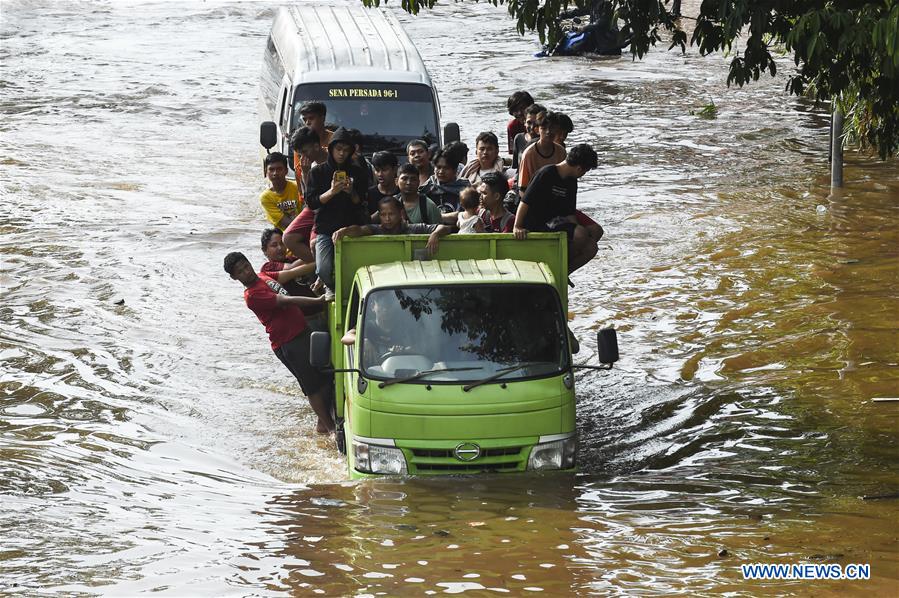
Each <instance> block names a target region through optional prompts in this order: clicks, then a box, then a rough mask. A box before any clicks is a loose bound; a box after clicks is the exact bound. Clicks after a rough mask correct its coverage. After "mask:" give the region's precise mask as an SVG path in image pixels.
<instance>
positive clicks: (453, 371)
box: [360, 284, 568, 384]
mask: <svg viewBox="0 0 899 598" xmlns="http://www.w3.org/2000/svg"><path fill="white" fill-rule="evenodd" d="M361 329H362V344H361V347H360V349H361V353H362V369H363V371H364V372H365V374H366V376H367V377H371V378H374V379H382V380H390V381H392V382H408V383H414V384H433V383H441V382H443V383H447V382H473V381H477V380H483V379H484V378H485V377H488V376H491V375H493V374H496V373H498V372H500V371H503V370H509V371H508V372H507V373H505V374H503V375H502V376H501V377H499V378H498V382H497V383H501V382H509V381H514V380H517V379H518V380H520V379H523V378H533V377H545V376H551V375H556V374H559V373H560V372H561V371H563V370H564V369H565V368H567V366H568V351H567V336H566V334H567V332H566V330H567V329H566V327H565V323H564V318H563V315H562V310H561V303H560V302H559V298H558V294H557V293H556V291H555V289H554V288H553V287H551V286H549V285H539V284H533V285H520V284H519V285H512V284H502V285H486V284H485V285H474V286H472V285H467V286H462V285H452V286H451V285H447V286H441V287H427V288H403V289H383V290H376V291H373V292H371V293H370V294H369V295H368V297H367V298H366V300H365V309H364V312H363V315H362V326H361ZM510 366H515V367H514V368H510ZM422 372H427V374H426V375H421V376H418V375H417V374H419V373H422ZM398 378H408V379H409V380H408V381H406V380H396V379H398Z"/></svg>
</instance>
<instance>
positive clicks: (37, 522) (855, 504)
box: [0, 2, 899, 596]
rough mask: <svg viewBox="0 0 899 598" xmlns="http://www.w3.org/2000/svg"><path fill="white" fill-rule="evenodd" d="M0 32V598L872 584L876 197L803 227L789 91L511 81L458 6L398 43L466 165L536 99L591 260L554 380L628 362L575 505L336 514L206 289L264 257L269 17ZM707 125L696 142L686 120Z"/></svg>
mask: <svg viewBox="0 0 899 598" xmlns="http://www.w3.org/2000/svg"><path fill="white" fill-rule="evenodd" d="M4 12H5V13H6V14H5V15H4V22H3V39H4V47H3V50H2V52H3V54H2V56H3V65H4V67H3V87H2V90H3V98H2V105H0V109H2V111H3V115H4V119H3V121H4V123H3V125H2V127H3V136H2V138H0V161H2V164H3V171H2V178H0V184H2V193H3V198H2V204H3V206H4V208H3V210H2V215H0V230H2V231H3V237H2V246H0V251H2V272H0V284H2V292H3V301H2V307H0V318H2V320H0V321H2V336H0V343H2V345H0V357H2V362H0V368H2V391H3V395H2V398H0V401H2V403H0V439H2V441H0V453H2V457H3V459H2V464H0V468H2V471H0V473H2V475H0V493H2V496H3V498H2V501H0V505H2V506H0V534H2V537H4V538H5V541H4V543H3V548H2V552H0V588H2V589H3V591H13V590H14V588H18V590H21V589H22V588H25V589H26V590H27V591H26V593H28V592H31V593H36V592H37V591H38V590H39V589H42V590H46V591H51V590H55V591H59V592H68V593H72V594H78V593H84V594H92V593H100V594H118V595H132V594H134V593H137V592H139V591H145V590H146V591H148V590H156V591H158V592H161V593H163V594H170V595H183V594H185V593H188V594H191V595H216V596H218V595H225V594H233V595H247V594H254V593H255V594H258V595H269V594H272V595H274V594H284V593H295V594H300V595H306V594H313V593H323V594H325V595H364V594H376V593H377V592H387V594H388V595H397V594H412V595H420V594H423V593H428V592H436V593H444V592H471V593H473V594H475V595H490V594H494V593H506V592H508V593H512V594H513V595H521V594H525V593H530V592H533V593H537V592H542V593H543V594H545V595H568V594H571V593H575V592H577V593H590V592H593V593H597V594H606V593H619V594H625V593H633V592H644V593H658V594H663V593H670V592H672V591H684V592H691V593H693V592H700V593H703V592H705V593H708V592H712V591H715V592H721V591H733V592H745V593H762V592H764V591H766V590H767V591H770V592H771V593H778V594H783V593H793V594H799V595H807V594H817V595H820V594H822V593H823V594H827V593H832V594H842V593H847V592H852V593H855V592H861V591H865V592H869V593H873V594H875V595H877V594H880V595H886V594H888V593H889V591H890V590H891V589H892V588H895V587H896V584H897V583H899V555H897V534H896V531H895V530H896V529H899V525H897V523H899V515H897V505H896V501H889V500H885V501H863V500H861V499H859V498H858V497H859V496H861V495H865V494H868V495H875V494H886V493H889V492H895V491H896V489H897V488H899V474H897V471H899V467H897V465H899V450H897V448H899V447H897V441H899V438H897V436H899V433H897V428H896V425H895V421H896V419H895V418H896V415H897V413H896V407H895V406H894V405H890V404H876V403H872V402H871V401H870V399H871V398H872V397H875V396H895V394H896V389H897V387H899V382H897V377H899V375H897V367H896V366H897V360H899V346H897V340H896V339H897V338H899V335H897V334H896V332H897V331H896V322H897V321H899V317H897V316H899V313H897V305H899V302H897V301H896V299H897V296H899V288H897V286H899V266H897V264H899V260H897V259H896V258H897V257H899V256H897V249H896V248H897V247H899V243H897V241H899V239H897V234H899V233H897V227H896V225H895V210H896V208H895V206H896V200H897V197H899V186H897V184H896V183H895V181H897V180H899V166H897V162H896V161H895V160H893V161H891V162H887V163H881V162H878V161H876V160H872V159H869V158H866V157H864V156H859V155H854V154H850V157H849V163H848V165H847V171H846V180H847V183H848V184H847V188H846V189H845V191H844V192H842V193H841V194H839V195H837V196H834V197H830V196H829V189H828V187H827V168H826V163H825V159H824V158H825V157H826V156H825V155H824V152H825V151H826V149H825V148H826V141H827V134H826V129H825V128H823V125H825V123H826V118H825V117H824V116H823V115H822V114H820V113H819V112H816V111H815V110H814V109H813V108H812V107H811V106H809V105H807V104H805V103H804V102H802V101H799V100H796V99H792V98H786V97H785V96H782V95H780V90H781V89H782V82H781V81H761V82H759V84H757V85H753V86H751V87H749V88H746V89H744V90H727V89H726V88H725V87H724V86H723V84H722V81H723V78H724V77H723V72H724V70H725V68H726V66H725V64H724V61H723V60H720V61H717V62H716V61H715V60H716V59H714V58H710V59H702V58H700V57H698V56H695V55H688V56H687V57H686V58H685V57H681V56H679V55H677V54H673V53H672V54H665V53H660V52H657V53H653V54H652V55H651V56H650V57H649V59H647V60H646V61H644V62H636V63H634V62H631V61H630V59H629V57H624V58H621V59H599V60H586V59H566V60H549V61H546V60H544V61H540V60H536V59H533V58H531V57H530V55H531V53H532V52H533V51H536V49H537V48H536V47H535V44H534V42H533V41H532V40H530V39H521V38H518V37H517V36H515V35H514V33H513V28H512V26H511V23H510V22H509V21H508V20H505V19H504V17H503V14H504V13H503V11H502V10H501V9H500V10H498V9H493V8H491V7H487V6H481V5H477V4H471V3H463V4H459V5H451V6H446V7H442V8H441V9H440V10H438V11H436V12H435V13H434V14H433V15H429V16H427V17H425V18H419V19H413V18H411V17H406V16H401V19H402V20H403V22H404V23H405V24H406V26H407V28H408V30H409V31H410V34H411V35H412V37H413V39H415V40H416V41H417V42H418V43H419V47H420V49H421V51H422V54H423V55H424V58H425V61H426V63H427V64H428V67H429V69H431V73H432V76H433V77H434V79H435V81H436V82H437V84H438V87H439V89H440V92H441V100H442V105H443V111H444V114H445V116H446V117H447V120H456V121H457V122H459V123H460V125H461V126H462V131H463V138H465V139H468V140H470V139H472V138H473V137H474V135H475V134H476V133H477V132H478V131H480V130H482V129H493V130H498V129H499V127H501V126H502V124H503V122H504V120H505V116H504V114H503V113H502V106H503V105H504V101H505V97H506V96H508V94H509V93H510V92H511V91H512V90H515V89H519V88H528V89H531V91H532V93H534V95H535V96H536V97H538V99H541V100H543V101H545V103H547V104H549V105H550V106H557V107H560V108H562V109H563V110H565V111H566V112H568V113H569V115H570V116H571V117H572V119H573V120H574V122H575V124H576V130H575V132H574V134H573V135H572V140H574V141H577V142H580V141H588V142H590V143H593V144H594V145H595V146H596V147H597V148H598V149H599V150H600V152H601V159H602V164H601V167H600V168H599V169H598V172H596V173H595V174H594V173H591V175H590V176H589V177H587V179H586V180H585V181H584V185H583V186H582V190H583V191H582V193H581V195H580V197H579V199H580V201H581V204H582V205H583V206H584V207H585V211H587V212H588V213H590V214H591V215H593V216H594V218H596V219H597V220H598V221H599V222H601V223H602V224H603V225H604V226H605V227H606V229H607V236H606V238H605V239H604V241H603V244H602V249H601V252H600V255H599V257H598V258H597V260H595V261H594V262H593V263H592V264H591V265H590V266H588V268H586V269H585V270H584V271H583V272H579V273H578V274H576V275H575V282H576V284H577V287H576V288H575V289H574V290H573V292H572V295H571V298H572V305H573V309H574V311H575V312H576V315H575V320H574V322H573V328H574V329H575V332H576V333H577V334H578V336H579V337H580V338H582V339H583V345H584V347H585V350H584V351H582V353H581V355H579V356H578V361H587V360H589V359H590V358H591V350H592V348H593V342H592V340H590V337H591V336H592V334H593V333H594V331H595V329H597V328H599V327H600V326H603V325H606V324H608V323H614V324H615V325H616V326H617V327H618V329H619V331H620V342H621V345H622V354H623V357H624V359H623V360H622V362H621V363H620V364H618V365H616V369H615V370H613V372H612V373H611V374H608V375H603V374H600V373H585V374H583V375H581V376H580V377H579V381H578V389H579V393H580V395H579V397H580V398H579V433H580V435H581V453H580V455H579V458H580V462H581V465H582V467H581V469H582V473H581V474H580V475H578V476H564V477H554V476H547V477H544V478H530V477H529V478H516V479H508V478H486V479H483V480H477V481H476V482H474V483H472V482H471V481H470V480H459V479H449V480H406V481H396V480H385V481H375V482H360V483H352V484H351V483H343V482H342V479H343V472H342V463H341V462H340V461H339V460H338V459H336V458H335V457H334V455H333V453H331V452H330V448H329V447H328V446H326V445H325V444H324V443H322V442H319V441H317V440H315V439H313V438H310V437H309V436H308V435H307V432H306V430H307V429H308V428H309V422H310V421H311V417H312V416H311V413H308V410H307V409H306V408H305V406H304V404H303V402H302V401H299V400H298V399H297V397H296V396H295V394H294V393H295V392H296V391H295V388H294V385H293V384H292V383H291V381H290V380H288V379H286V378H283V377H282V376H281V372H280V369H279V368H278V364H276V363H274V360H273V358H272V356H271V355H269V354H268V352H267V350H266V343H265V341H264V339H263V338H262V335H261V332H260V331H259V330H257V328H258V324H257V323H256V322H255V321H253V319H252V314H249V312H247V311H246V309H245V308H244V306H243V305H242V304H241V301H240V289H239V288H235V286H234V284H233V281H230V280H228V279H227V277H226V276H224V274H223V273H222V272H221V263H220V262H221V256H222V255H223V254H224V253H226V252H227V251H230V250H232V249H238V248H239V249H242V250H244V251H246V252H247V254H248V255H253V252H254V251H255V249H254V248H255V247H256V243H257V236H258V231H259V230H260V229H261V228H262V227H263V225H264V222H263V220H262V217H261V214H260V213H259V210H258V204H257V203H256V194H257V193H258V191H259V190H260V189H261V186H262V179H261V178H260V177H259V176H258V174H259V173H258V165H257V162H256V156H257V151H258V149H257V147H256V146H255V145H254V144H255V139H256V138H257V136H258V134H257V130H256V127H257V123H256V117H255V93H256V91H255V86H256V84H257V80H258V79H257V77H258V69H259V59H260V56H261V52H262V47H263V44H264V36H265V34H266V33H267V29H268V26H269V24H270V21H271V17H272V12H271V11H270V10H269V9H268V7H266V6H261V5H258V4H244V3H222V4H212V5H210V6H206V5H205V4H204V5H200V4H189V5H188V6H187V8H186V10H184V11H177V12H175V11H173V10H172V5H170V4H166V3H142V4H137V5H135V6H131V7H129V8H127V9H126V8H122V7H120V6H119V5H115V4H106V5H93V4H83V3H72V4H58V5H54V6H53V7H52V8H48V7H46V6H44V5H42V4H39V3H30V2H18V3H16V2H11V3H8V4H7V3H5V4H4ZM472 23H476V24H477V28H475V27H472V26H470V24H472ZM447 31H453V32H454V33H456V34H457V35H453V36H450V35H447ZM460 35H461V36H462V38H461V39H460V38H459V36H460ZM478 36H480V37H478ZM481 37H483V38H486V39H489V40H490V41H491V43H490V44H489V45H488V46H487V47H484V46H483V45H478V44H476V43H475V42H476V41H478V40H480V39H481ZM476 38H477V39H476ZM163 40H164V41H165V43H161V41H163ZM463 65H465V67H464V68H463ZM709 99H713V100H714V101H715V103H716V105H717V106H718V117H717V118H716V119H712V120H703V119H699V118H697V117H696V116H695V115H691V114H690V110H691V109H693V108H696V107H698V106H701V105H702V104H704V103H706V102H707V101H708V100H709ZM50 141H52V142H53V143H52V147H53V148H54V149H55V151H54V152H52V154H51V153H48V151H47V147H48V145H50V143H49V142H50ZM51 196H52V197H54V198H55V200H54V201H48V197H51ZM818 205H822V206H824V208H825V210H824V213H823V214H821V213H819V210H818V209H817V206H818ZM256 257H257V259H259V258H261V254H258V255H257V256H256ZM120 300H124V304H123V305H119V304H118V302H119V301H120ZM722 550H726V551H727V552H726V553H724V555H723V556H719V552H721V551H722ZM755 561H763V562H827V563H830V562H837V563H843V564H846V563H854V562H870V563H872V568H873V579H872V580H870V581H868V582H852V583H849V582H828V583H823V582H814V583H811V582H792V583H784V582H780V583H774V582H752V584H749V583H748V582H744V581H743V580H742V578H741V577H740V575H739V565H740V564H741V563H747V562H755ZM13 584H19V585H18V586H13Z"/></svg>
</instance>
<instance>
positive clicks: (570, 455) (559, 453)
mask: <svg viewBox="0 0 899 598" xmlns="http://www.w3.org/2000/svg"><path fill="white" fill-rule="evenodd" d="M576 454H577V437H576V436H574V435H573V434H572V435H571V436H569V437H567V438H560V439H558V440H553V441H550V442H541V443H540V444H537V445H535V446H534V448H533V449H531V456H530V457H528V469H533V470H536V471H540V470H544V469H571V468H572V467H574V457H575V455H576Z"/></svg>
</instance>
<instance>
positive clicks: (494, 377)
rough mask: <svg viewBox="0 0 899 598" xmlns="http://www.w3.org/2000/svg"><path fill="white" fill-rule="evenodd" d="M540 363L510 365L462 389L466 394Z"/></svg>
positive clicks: (526, 362)
mask: <svg viewBox="0 0 899 598" xmlns="http://www.w3.org/2000/svg"><path fill="white" fill-rule="evenodd" d="M538 363H541V362H539V361H524V362H522V363H516V364H515V365H510V366H509V367H506V368H503V369H501V370H497V371H496V373H494V374H492V375H490V376H487V377H486V378H483V379H481V380H478V381H477V382H472V383H471V384H466V385H465V386H463V387H462V390H464V391H465V392H468V391H469V390H471V389H472V388H475V387H477V386H480V385H481V384H488V383H490V382H493V381H494V380H499V379H500V378H502V377H503V376H505V375H506V374H511V373H512V372H514V371H516V370H520V369H521V368H526V367H528V366H532V365H536V364H538Z"/></svg>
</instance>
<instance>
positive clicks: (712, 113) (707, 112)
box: [690, 98, 718, 120]
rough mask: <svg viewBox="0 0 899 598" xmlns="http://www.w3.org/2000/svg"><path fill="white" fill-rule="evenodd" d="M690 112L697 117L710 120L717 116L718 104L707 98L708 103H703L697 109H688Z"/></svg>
mask: <svg viewBox="0 0 899 598" xmlns="http://www.w3.org/2000/svg"><path fill="white" fill-rule="evenodd" d="M690 114H692V115H693V116H698V117H699V118H704V119H707V120H711V119H713V118H717V117H718V106H716V105H715V101H714V100H712V99H711V98H709V103H708V104H704V105H703V106H702V108H700V109H699V110H690Z"/></svg>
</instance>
